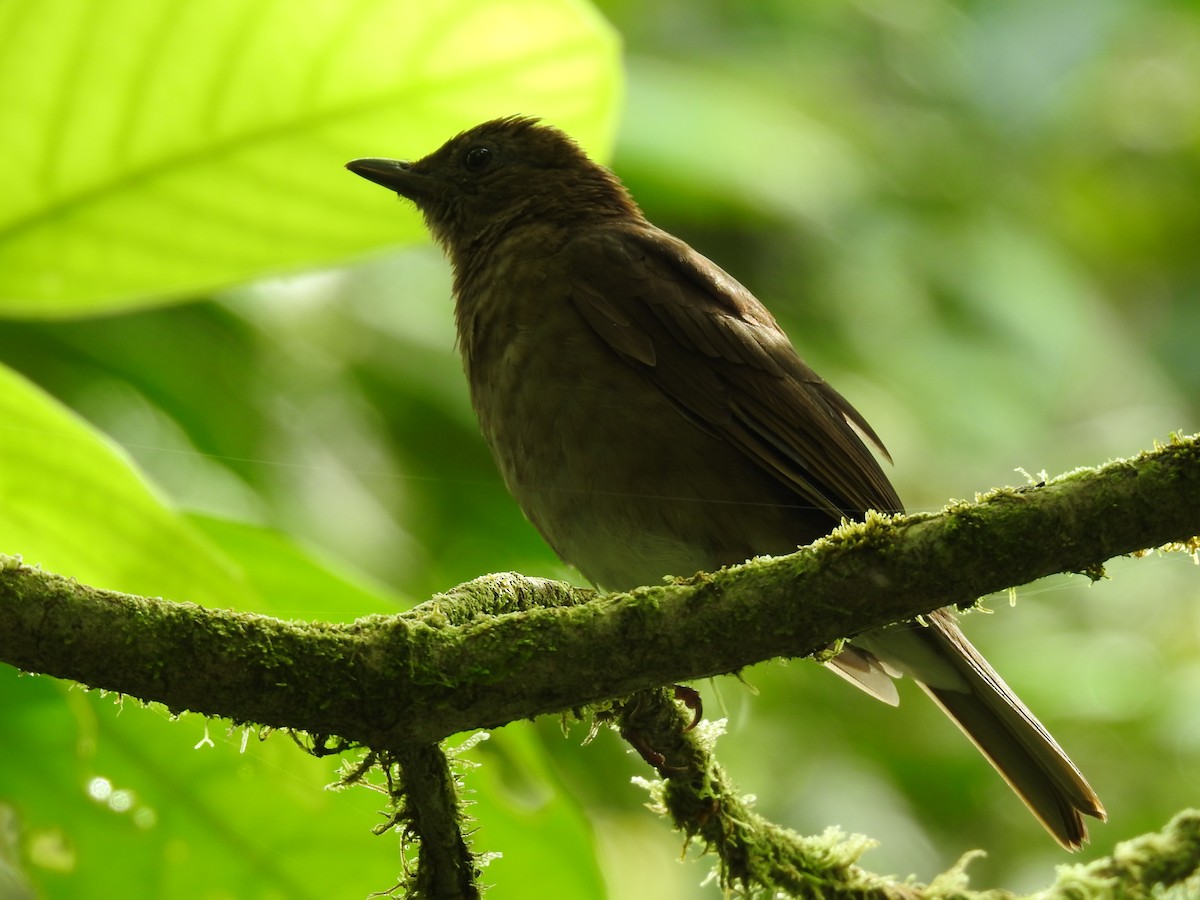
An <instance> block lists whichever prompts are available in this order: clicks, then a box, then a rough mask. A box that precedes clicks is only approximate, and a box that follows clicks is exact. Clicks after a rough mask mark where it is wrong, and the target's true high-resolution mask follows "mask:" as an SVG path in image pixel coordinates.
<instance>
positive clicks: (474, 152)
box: [463, 147, 492, 172]
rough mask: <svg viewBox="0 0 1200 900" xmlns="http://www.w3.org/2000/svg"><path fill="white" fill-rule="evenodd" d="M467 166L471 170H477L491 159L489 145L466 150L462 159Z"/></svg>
mask: <svg viewBox="0 0 1200 900" xmlns="http://www.w3.org/2000/svg"><path fill="white" fill-rule="evenodd" d="M463 161H464V162H465V163H466V165H467V168H468V169H470V170H471V171H472V172H478V171H479V170H480V169H482V168H483V167H484V166H486V165H487V164H488V163H489V162H491V161H492V151H491V148H490V147H472V148H471V149H470V150H468V151H467V155H466V157H465V158H464V160H463Z"/></svg>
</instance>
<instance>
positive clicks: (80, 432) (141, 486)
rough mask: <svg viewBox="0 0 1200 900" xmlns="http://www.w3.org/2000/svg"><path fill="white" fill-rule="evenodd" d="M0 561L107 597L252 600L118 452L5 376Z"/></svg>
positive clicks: (0, 422) (0, 376)
mask: <svg viewBox="0 0 1200 900" xmlns="http://www.w3.org/2000/svg"><path fill="white" fill-rule="evenodd" d="M0 552H3V553H9V554H20V555H21V556H23V557H24V559H25V561H26V562H29V563H31V564H37V565H40V566H43V567H44V568H46V569H49V570H51V571H54V572H58V573H60V574H62V575H69V576H71V577H73V578H77V579H79V580H80V581H83V582H86V583H88V584H92V585H95V586H97V587H105V588H111V589H113V590H121V591H127V592H130V593H136V594H149V595H152V596H168V597H171V598H172V599H177V600H191V601H194V602H196V603H208V604H218V605H221V606H243V607H244V606H249V605H251V600H252V597H253V593H252V591H251V589H250V586H249V585H248V583H247V582H246V580H245V579H244V577H243V576H242V573H241V572H240V571H239V570H238V568H237V567H236V566H235V565H234V564H233V563H232V562H231V561H230V560H229V559H228V557H226V556H225V555H224V554H222V553H221V552H220V551H219V550H218V549H217V548H216V547H215V546H214V545H213V544H212V543H211V542H210V541H209V540H208V539H207V538H205V537H204V536H203V535H202V534H200V532H199V531H197V530H196V529H194V528H193V527H192V526H191V525H190V524H189V523H188V522H187V521H186V520H185V519H184V518H183V517H182V516H181V515H180V514H179V513H178V511H176V510H175V509H173V508H172V507H171V505H170V504H169V503H167V502H166V501H165V500H164V499H163V498H162V497H160V496H159V494H158V492H157V491H156V490H155V489H153V488H152V487H151V486H150V485H149V484H147V483H146V481H145V480H143V478H142V476H141V475H140V473H139V472H138V471H137V469H136V468H135V467H134V466H133V463H132V462H131V461H130V460H129V458H128V457H127V456H126V454H125V452H124V450H123V449H121V448H120V447H118V446H117V445H116V444H114V443H112V442H111V441H109V440H108V438H106V437H105V436H104V435H102V434H101V433H100V432H98V431H96V430H95V429H93V428H92V427H91V426H90V425H89V424H88V423H87V422H85V421H83V420H82V419H80V418H79V417H78V416H77V415H76V414H75V413H73V412H71V411H70V410H68V409H66V408H65V407H63V406H61V405H60V404H59V403H58V402H57V401H56V400H54V399H53V398H52V397H49V396H48V395H46V394H45V393H43V392H42V391H41V390H39V389H38V388H37V387H35V386H34V385H32V384H30V383H29V382H28V381H26V380H25V379H23V378H22V377H21V376H19V375H17V374H15V373H13V372H12V371H11V370H9V369H6V368H4V367H0Z"/></svg>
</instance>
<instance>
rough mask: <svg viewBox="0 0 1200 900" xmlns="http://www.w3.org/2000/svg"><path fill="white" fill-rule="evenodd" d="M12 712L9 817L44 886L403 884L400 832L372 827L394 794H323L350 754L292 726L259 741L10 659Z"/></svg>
mask: <svg viewBox="0 0 1200 900" xmlns="http://www.w3.org/2000/svg"><path fill="white" fill-rule="evenodd" d="M0 708H3V710H4V715H3V716H0V747H3V748H4V750H5V751H7V752H5V753H4V754H3V755H4V759H3V765H0V814H4V813H5V810H6V809H7V811H8V812H7V817H8V818H9V819H10V824H11V825H15V826H16V828H17V829H18V830H19V831H18V833H19V835H20V839H21V844H22V846H23V847H24V848H25V851H26V852H25V853H24V854H23V855H24V859H23V860H22V861H21V865H22V867H23V868H24V869H25V874H26V876H27V877H28V878H29V880H30V881H32V882H33V883H34V884H36V885H37V886H38V887H39V889H40V890H41V891H42V892H43V893H42V894H41V895H42V896H47V897H71V898H74V900H92V898H96V900H101V898H109V897H117V896H120V897H239V898H263V900H267V898H271V900H275V898H283V897H291V898H300V900H309V898H311V900H318V898H321V900H323V898H327V897H364V896H366V895H367V894H368V893H370V892H371V891H378V890H385V889H387V888H389V887H391V886H392V885H393V884H394V883H395V880H396V878H397V874H398V872H399V870H400V860H399V853H398V851H397V847H398V844H399V837H398V836H397V835H395V834H388V835H384V836H383V837H376V836H375V835H373V834H372V833H371V826H373V825H374V824H376V823H378V822H379V821H380V817H379V815H378V812H377V810H379V809H380V808H381V807H382V803H381V798H380V797H378V796H377V795H372V794H370V793H369V792H368V791H366V790H359V791H341V792H336V793H335V792H331V791H326V790H323V787H324V786H325V785H327V784H329V783H330V782H332V781H334V780H335V770H336V767H337V763H336V760H333V759H315V758H313V757H310V756H306V755H305V754H303V753H301V752H300V751H299V750H298V749H297V748H296V747H295V746H294V745H293V744H292V742H291V741H289V740H288V739H287V738H286V737H285V736H284V735H282V734H275V735H273V736H272V737H271V738H269V739H268V740H266V741H260V740H259V739H258V738H257V737H255V736H254V735H253V734H251V735H249V736H248V739H246V740H245V745H244V747H243V732H242V731H241V729H237V730H229V729H227V727H226V724H225V723H223V722H219V721H213V722H210V723H207V724H206V723H205V721H204V720H203V719H202V718H200V717H199V716H185V717H184V718H183V719H181V720H178V721H176V720H172V719H171V718H170V717H168V716H167V715H166V714H165V713H164V712H162V711H161V709H160V708H158V707H142V706H139V705H138V704H137V703H136V702H135V701H131V700H126V701H125V702H124V703H123V704H118V703H117V701H116V699H115V698H113V697H111V696H110V697H108V698H105V697H102V696H101V695H100V694H99V692H96V691H93V692H91V693H88V694H84V693H82V692H80V691H78V690H75V689H71V688H69V687H66V686H64V685H62V684H61V683H59V682H56V681H54V680H53V679H50V678H21V679H18V676H17V674H16V673H15V672H14V671H12V670H11V669H7V668H5V669H4V670H3V671H0ZM206 736H207V737H208V740H205V738H206ZM13 819H15V821H12V820H13ZM0 821H2V818H0Z"/></svg>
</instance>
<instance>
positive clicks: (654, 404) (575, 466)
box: [469, 316, 831, 590]
mask: <svg viewBox="0 0 1200 900" xmlns="http://www.w3.org/2000/svg"><path fill="white" fill-rule="evenodd" d="M560 318H562V317H557V316H556V317H553V319H554V320H555V321H545V320H543V321H541V322H537V323H531V324H527V325H526V326H525V327H523V328H520V329H516V330H513V331H511V332H510V333H509V334H508V335H507V340H505V341H504V344H503V347H502V348H501V347H496V348H495V350H496V352H494V353H493V354H488V353H486V352H484V353H474V354H473V361H472V364H471V367H470V368H471V371H470V372H469V375H470V380H471V384H472V398H473V401H474V403H475V406H476V411H477V413H478V414H479V418H480V422H481V425H482V428H483V432H484V436H485V438H486V439H487V441H488V443H489V445H490V446H491V449H492V453H493V455H494V457H495V459H496V462H497V465H498V466H499V468H500V471H501V473H502V475H503V477H504V480H505V482H506V484H507V485H508V488H509V490H510V491H511V492H512V494H513V496H514V497H515V498H516V500H517V502H518V503H519V504H520V506H521V508H522V509H523V510H524V512H525V515H526V516H527V517H528V518H529V520H530V521H531V522H532V523H533V524H534V525H535V526H536V527H537V528H538V530H539V531H540V532H541V533H542V535H543V537H545V539H546V540H547V542H548V543H549V544H550V545H551V546H552V547H553V548H554V549H555V551H556V552H557V553H558V554H559V556H561V557H562V558H563V559H564V560H565V561H567V562H569V563H571V564H572V565H574V566H576V567H577V568H578V569H579V570H580V571H581V572H582V573H583V575H584V576H586V577H587V578H588V579H589V580H591V581H592V582H594V583H596V584H598V585H601V586H603V587H606V588H609V589H612V590H624V589H628V588H632V587H636V586H638V585H643V584H656V583H658V582H660V581H661V579H662V578H663V577H664V576H668V575H691V574H694V573H695V572H697V571H701V570H704V571H712V570H714V569H717V568H720V567H721V566H723V565H727V564H730V563H736V562H742V561H744V560H746V559H748V558H750V557H751V556H754V555H759V554H780V553H788V552H791V551H792V550H795V549H796V547H797V546H798V545H799V544H802V543H807V542H808V541H810V540H812V539H813V538H815V537H817V536H818V535H819V534H821V533H823V531H825V530H827V529H828V527H829V524H831V523H828V522H827V521H826V517H825V516H824V515H823V514H819V515H817V514H814V513H813V512H812V511H811V510H810V511H805V510H802V509H800V508H798V507H797V506H796V505H795V504H796V502H797V498H796V496H795V495H794V494H793V493H791V492H790V491H788V490H787V489H786V488H784V486H783V485H782V484H781V483H779V482H778V481H777V480H776V479H775V478H773V477H772V476H770V475H768V474H767V473H766V472H765V471H763V470H762V469H760V468H759V467H758V466H757V465H756V464H754V463H752V462H751V461H750V460H749V459H747V458H746V457H745V456H743V455H742V453H741V452H740V451H738V450H737V448H735V447H733V446H732V445H730V444H728V443H727V442H725V441H724V440H721V439H720V438H717V437H715V436H713V435H710V434H709V433H707V432H706V431H704V430H703V429H702V428H700V427H699V426H697V425H696V424H694V423H693V422H691V421H690V420H689V419H687V418H685V417H684V416H682V415H681V414H680V413H679V411H678V410H677V409H676V408H675V407H674V406H673V405H672V403H671V402H670V401H669V400H668V399H667V398H666V396H665V395H663V394H662V392H661V391H659V390H658V389H657V388H656V387H655V386H653V385H652V384H651V383H650V382H649V381H648V380H647V379H646V378H644V377H643V376H642V375H641V374H639V373H638V372H637V371H636V370H635V369H634V368H632V367H631V366H629V365H628V364H626V363H625V362H624V361H623V360H620V359H619V358H617V357H615V356H614V355H613V354H612V351H611V350H610V349H609V348H608V347H607V346H605V345H603V344H601V342H600V341H599V340H598V339H596V338H595V337H594V335H593V334H592V333H591V331H590V329H588V327H587V326H586V324H585V323H583V322H582V321H581V320H577V324H576V323H572V322H571V319H570V318H569V317H567V324H568V325H572V324H574V325H575V327H568V328H562V327H561V324H560V323H559V321H558V320H559V319H560ZM490 337H491V339H492V340H493V341H495V340H496V339H497V338H500V337H501V336H500V335H498V334H496V333H492V334H491V336H490ZM814 519H815V520H816V522H818V523H819V524H816V525H814V524H813V522H814Z"/></svg>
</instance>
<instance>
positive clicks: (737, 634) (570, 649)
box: [0, 437, 1200, 747]
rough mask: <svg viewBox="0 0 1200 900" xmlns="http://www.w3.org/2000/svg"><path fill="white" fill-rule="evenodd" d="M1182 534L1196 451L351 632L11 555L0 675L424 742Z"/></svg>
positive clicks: (518, 581) (372, 739) (493, 587)
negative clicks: (594, 587)
mask: <svg viewBox="0 0 1200 900" xmlns="http://www.w3.org/2000/svg"><path fill="white" fill-rule="evenodd" d="M1195 535H1200V440H1198V439H1197V438H1196V437H1192V438H1187V439H1177V440H1175V441H1173V442H1172V443H1170V444H1167V445H1166V446H1164V447H1161V448H1158V449H1156V450H1154V451H1152V452H1148V453H1144V454H1142V455H1141V456H1139V457H1137V458H1135V459H1131V460H1122V461H1119V462H1114V463H1110V464H1109V465H1106V466H1104V467H1102V468H1099V469H1095V470H1091V469H1089V470H1079V471H1077V472H1073V473H1071V474H1069V475H1065V476H1063V477H1061V478H1059V479H1056V480H1055V481H1053V482H1051V483H1049V484H1046V485H1044V486H1039V487H1030V488H1022V489H1004V490H998V491H994V492H992V493H991V494H989V495H987V496H986V497H983V498H982V499H980V500H979V501H977V502H975V503H957V504H954V505H952V506H950V507H949V508H947V509H946V510H945V511H943V512H941V513H939V514H936V515H921V516H901V517H896V518H894V519H889V518H885V517H878V516H871V517H869V519H868V521H867V522H866V523H863V524H851V525H845V526H843V527H841V528H839V529H838V530H837V531H835V532H834V533H833V534H832V535H830V536H829V537H827V538H824V539H822V540H820V541H818V542H816V543H815V544H813V545H812V546H810V547H806V548H803V549H801V550H800V551H799V552H797V553H794V554H792V555H790V556H786V557H779V558H775V559H759V560H755V561H752V562H750V563H747V564H745V565H741V566H734V567H731V568H729V569H727V570H724V571H722V572H719V573H716V574H712V575H697V576H695V577H693V578H688V579H680V580H677V581H674V582H672V583H670V584H665V585H659V586H653V587H646V588H641V589H639V590H636V591H633V592H631V593H628V594H608V595H598V594H596V593H595V592H592V591H589V590H585V589H579V588H571V587H569V586H567V585H565V584H561V583H558V582H551V581H546V580H542V579H536V578H526V577H523V576H520V575H515V574H500V575H488V576H484V577H482V578H479V579H476V580H475V581H472V582H469V583H467V584H465V585H461V586H459V587H457V588H455V589H454V590H452V591H450V592H448V593H446V594H442V595H438V596H436V597H434V598H433V599H432V600H430V601H428V602H426V603H424V604H422V605H421V606H419V607H417V608H415V609H413V610H411V611H409V612H406V613H402V614H399V615H393V616H380V615H376V616H368V617H365V618H362V619H359V620H358V621H356V622H353V623H351V624H325V623H301V622H286V621H281V620H278V619H273V618H270V617H267V616H260V615H255V614H251V613H239V612H233V611H229V610H215V609H205V608H202V607H200V606H197V605H195V604H191V603H174V602H169V601H165V600H160V599H153V598H148V597H134V596H130V595H127V594H120V593H116V592H113V591H105V590H101V589H97V588H93V587H88V586H87V585H82V584H78V583H76V582H75V581H73V580H71V579H67V578H63V577H61V576H58V575H54V574H51V573H48V572H43V571H40V570H39V569H36V568H31V567H29V566H25V565H21V564H19V562H18V561H16V560H14V559H12V558H11V557H10V558H8V559H9V563H8V565H7V566H5V567H4V569H3V571H0V661H4V662H7V663H9V664H11V665H13V666H16V667H18V668H21V669H24V670H26V671H31V672H41V673H46V674H50V675H56V676H59V677H61V678H68V679H72V680H74V681H78V682H81V683H83V684H86V685H90V686H93V687H101V688H107V689H109V690H114V691H120V692H122V693H125V694H130V695H132V696H135V697H139V698H142V699H144V700H155V701H159V702H161V703H164V704H165V705H166V706H168V707H169V708H170V709H172V710H175V711H183V710H191V711H194V712H199V713H203V714H205V715H212V716H221V717H225V718H229V719H232V720H234V721H235V722H254V723H260V724H266V725H271V726H275V727H289V728H296V729H301V730H304V731H307V732H311V733H315V734H331V735H339V736H341V737H342V738H345V739H347V740H349V741H353V742H355V743H359V744H363V745H365V746H369V747H397V746H407V745H420V744H429V743H433V742H436V741H438V740H441V739H442V738H445V737H447V736H448V735H451V734H455V733H457V732H460V731H468V730H475V729H480V728H492V727H496V726H500V725H503V724H505V723H507V722H511V721H515V720H518V719H524V718H529V717H531V716H536V715H540V714H543V713H555V712H559V711H561V710H566V709H573V708H578V707H580V706H584V705H587V704H590V703H594V702H598V701H602V700H606V699H610V698H614V697H622V696H627V695H629V694H632V693H634V692H635V691H638V690H642V689H646V688H652V687H655V686H657V685H662V684H670V683H673V682H680V681H687V680H689V679H695V678H702V677H706V676H709V675H716V674H721V673H726V672H732V671H736V670H738V669H740V668H742V667H744V666H748V665H751V664H753V663H756V662H759V661H760V660H764V659H770V658H773V657H798V656H805V655H809V654H811V653H813V652H814V651H818V650H820V649H822V648H824V647H826V646H828V645H829V644H830V643H831V642H833V641H835V640H837V639H839V638H843V637H848V636H851V635H853V634H856V633H859V632H861V631H865V630H868V629H870V628H875V627H878V626H881V625H885V624H888V623H891V622H896V621H901V620H904V619H909V618H912V617H914V616H916V615H919V614H922V613H927V612H929V611H930V610H932V609H934V608H936V607H938V606H942V605H948V604H952V605H959V606H964V607H965V606H969V605H970V604H972V603H973V602H974V601H975V599H976V598H977V597H980V596H982V595H984V594H988V593H992V592H994V591H998V590H1003V589H1005V588H1008V587H1011V586H1013V585H1020V584H1025V583H1027V582H1030V581H1033V580H1035V579H1037V578H1040V577H1042V576H1045V575H1049V574H1053V573H1056V572H1088V573H1090V574H1093V575H1094V574H1095V573H1096V571H1097V570H1098V569H1099V568H1100V567H1101V566H1102V565H1103V563H1104V561H1105V560H1107V559H1110V558H1111V557H1113V556H1117V555H1121V554H1129V553H1134V552H1137V551H1139V550H1141V549H1143V548H1148V547H1158V546H1162V545H1166V544H1172V543H1173V544H1177V545H1184V544H1187V543H1188V542H1189V541H1192V540H1193V538H1194V536H1195ZM1190 546H1192V547H1193V548H1194V546H1195V545H1194V544H1192V545H1190ZM797 597H803V598H804V599H803V602H797V599H796V598H797ZM614 658H620V659H622V660H623V664H622V665H620V666H614V665H612V660H613V659H614ZM184 661H186V663H185V662H184Z"/></svg>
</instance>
